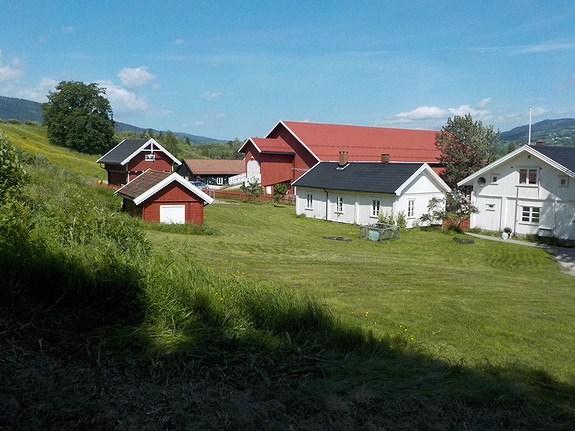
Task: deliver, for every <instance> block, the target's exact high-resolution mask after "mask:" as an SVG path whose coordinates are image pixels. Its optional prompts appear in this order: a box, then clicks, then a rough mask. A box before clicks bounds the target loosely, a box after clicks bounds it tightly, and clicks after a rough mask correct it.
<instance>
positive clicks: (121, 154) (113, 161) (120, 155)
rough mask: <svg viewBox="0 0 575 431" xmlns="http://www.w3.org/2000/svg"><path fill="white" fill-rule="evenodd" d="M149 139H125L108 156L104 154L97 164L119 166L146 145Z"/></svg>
mask: <svg viewBox="0 0 575 431" xmlns="http://www.w3.org/2000/svg"><path fill="white" fill-rule="evenodd" d="M147 141H148V139H124V140H123V141H122V142H120V143H119V144H118V145H116V146H115V147H114V148H112V149H111V150H110V151H108V152H107V153H106V154H104V155H103V156H102V157H100V159H98V162H97V163H106V164H110V165H119V164H121V163H122V162H123V161H124V160H126V158H128V157H130V155H132V154H134V152H135V151H138V149H139V148H140V147H141V146H142V145H144V144H145V143H146V142H147Z"/></svg>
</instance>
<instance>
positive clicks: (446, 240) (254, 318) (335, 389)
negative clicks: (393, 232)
mask: <svg viewBox="0 0 575 431" xmlns="http://www.w3.org/2000/svg"><path fill="white" fill-rule="evenodd" d="M44 145H46V144H44ZM79 157H83V156H79ZM25 167H26V169H27V170H28V171H29V173H30V176H31V181H30V183H29V184H28V185H27V186H26V188H25V190H24V194H23V195H22V196H21V197H20V198H21V199H20V200H21V201H24V202H25V205H23V206H21V207H17V208H20V209H21V211H22V214H20V217H19V215H18V214H13V213H11V212H10V211H9V210H8V209H6V208H4V207H2V208H0V209H1V211H0V212H1V214H0V223H2V229H5V228H8V227H10V229H11V230H10V232H13V233H14V234H13V235H3V236H2V238H0V242H1V244H0V268H1V270H2V273H3V276H4V280H5V283H4V284H3V286H2V289H0V316H1V317H0V428H6V429H51V428H54V429H61V428H72V429H74V428H90V429H219V430H221V429H228V430H235V429H246V430H250V429H252V430H260V429H286V430H288V429H301V430H317V429H325V430H328V429H329V430H348V429H359V430H374V429H549V428H552V429H569V428H570V426H571V424H572V423H573V421H574V420H575V411H574V409H573V406H572V399H573V396H574V395H575V390H574V387H573V385H574V379H573V374H572V370H571V368H570V367H569V353H570V352H571V351H572V349H573V347H574V345H573V343H574V341H573V327H572V322H573V312H572V310H573V309H574V308H573V305H574V303H573V291H572V290H573V286H574V284H573V282H574V280H573V279H572V278H568V277H567V276H564V275H563V274H561V273H560V271H559V269H558V267H557V265H556V264H555V263H554V262H553V261H552V259H550V258H549V256H548V255H546V254H544V252H542V251H541V250H535V249H530V248H504V247H503V246H502V245H501V244H500V243H490V242H483V241H476V242H475V243H474V244H466V245H464V244H458V243H455V242H454V241H453V239H452V236H451V235H449V234H444V233H442V232H438V231H420V230H412V231H409V232H405V233H402V237H401V239H399V240H396V241H392V242H387V243H372V242H369V241H360V240H359V239H357V228H355V227H352V226H345V225H340V224H335V223H325V222H322V221H318V220H308V219H302V218H298V217H295V216H294V215H293V207H290V206H284V207H274V206H272V205H267V204H242V203H240V204H229V205H210V206H209V207H207V208H206V221H207V222H208V224H209V225H210V229H199V230H196V229H191V230H185V231H182V232H183V233H182V232H178V231H172V230H168V231H160V230H157V229H156V228H155V227H152V228H148V227H147V226H144V227H143V226H142V224H141V223H139V222H138V221H136V220H133V219H131V218H129V217H127V216H126V215H125V214H121V213H120V212H119V201H118V198H116V197H115V196H114V195H113V193H112V191H110V190H108V189H105V188H99V187H93V186H90V185H87V184H86V182H87V180H86V178H87V177H84V176H81V175H78V174H76V173H73V172H70V171H69V170H67V169H63V168H62V167H60V166H58V165H55V164H52V163H50V162H49V161H47V160H46V159H45V158H42V157H29V158H27V163H26V166H25ZM21 216H25V217H21ZM3 232H7V231H6V230H3ZM325 235H329V236H343V237H349V238H352V239H353V240H352V241H351V242H343V241H331V240H326V239H323V238H322V236H325ZM504 245H507V244H504ZM550 286H551V287H550ZM570 325H571V326H570Z"/></svg>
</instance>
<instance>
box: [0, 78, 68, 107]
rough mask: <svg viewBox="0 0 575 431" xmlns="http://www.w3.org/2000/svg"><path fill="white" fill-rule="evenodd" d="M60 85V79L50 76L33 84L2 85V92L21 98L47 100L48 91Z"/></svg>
mask: <svg viewBox="0 0 575 431" xmlns="http://www.w3.org/2000/svg"><path fill="white" fill-rule="evenodd" d="M56 85H58V81H56V80H54V79H50V78H42V80H41V81H40V82H39V83H38V84H36V85H33V86H20V85H18V86H16V85H12V84H11V85H7V86H5V87H0V93H2V95H3V96H8V97H17V98H19V99H26V100H33V101H35V102H40V103H43V102H46V101H47V100H48V99H47V96H48V92H50V91H54V89H55V88H56Z"/></svg>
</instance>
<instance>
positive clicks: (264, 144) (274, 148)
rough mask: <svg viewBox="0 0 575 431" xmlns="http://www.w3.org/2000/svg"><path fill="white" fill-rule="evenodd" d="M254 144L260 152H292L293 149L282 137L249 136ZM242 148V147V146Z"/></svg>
mask: <svg viewBox="0 0 575 431" xmlns="http://www.w3.org/2000/svg"><path fill="white" fill-rule="evenodd" d="M250 139H251V141H252V142H253V143H254V144H255V146H256V147H257V148H258V149H259V150H260V152H262V153H288V154H293V153H294V150H293V148H292V147H290V146H289V145H288V144H287V142H286V141H284V140H283V139H282V138H280V137H278V138H273V139H269V138H250ZM242 148H243V147H242Z"/></svg>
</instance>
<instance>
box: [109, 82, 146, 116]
mask: <svg viewBox="0 0 575 431" xmlns="http://www.w3.org/2000/svg"><path fill="white" fill-rule="evenodd" d="M99 85H100V86H101V87H103V88H104V89H105V90H106V97H107V98H108V100H109V101H110V104H111V105H112V109H113V110H114V114H120V115H130V114H135V113H142V112H146V111H148V110H149V108H150V104H149V103H148V100H147V99H146V98H145V97H143V96H138V95H136V93H134V92H132V91H128V90H126V89H125V88H122V87H119V86H117V85H114V84H113V83H112V81H100V82H99Z"/></svg>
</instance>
